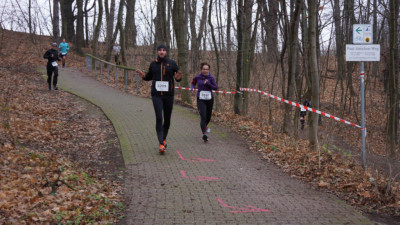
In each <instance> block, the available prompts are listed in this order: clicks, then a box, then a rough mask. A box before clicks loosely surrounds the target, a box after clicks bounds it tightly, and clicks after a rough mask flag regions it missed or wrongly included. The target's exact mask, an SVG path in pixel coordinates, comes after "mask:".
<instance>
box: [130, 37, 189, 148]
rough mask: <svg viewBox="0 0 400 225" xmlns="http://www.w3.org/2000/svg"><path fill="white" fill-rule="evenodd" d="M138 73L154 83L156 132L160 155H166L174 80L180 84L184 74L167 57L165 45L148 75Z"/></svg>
mask: <svg viewBox="0 0 400 225" xmlns="http://www.w3.org/2000/svg"><path fill="white" fill-rule="evenodd" d="M136 73H137V74H138V75H139V76H140V77H141V78H143V80H146V81H150V80H151V81H152V85H151V98H152V100H153V106H154V111H155V114H156V131H157V138H158V142H159V144H160V148H159V153H160V154H164V153H165V150H166V148H167V135H168V130H169V127H170V123H171V114H172V108H173V105H174V88H175V85H174V84H175V83H174V79H175V80H176V81H177V82H180V81H181V79H182V73H181V71H179V68H178V65H177V64H176V62H175V61H174V60H172V59H169V58H168V57H167V47H166V46H165V45H163V44H161V45H159V46H158V47H157V59H155V60H154V61H153V62H152V63H151V64H150V67H149V71H148V72H147V74H145V73H144V72H142V71H141V70H136ZM163 114H164V118H163ZM163 120H164V121H163Z"/></svg>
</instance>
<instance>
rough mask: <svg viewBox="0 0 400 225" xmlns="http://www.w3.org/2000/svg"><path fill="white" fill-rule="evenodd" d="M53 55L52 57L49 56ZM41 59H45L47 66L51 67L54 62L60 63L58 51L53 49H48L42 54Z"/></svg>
mask: <svg viewBox="0 0 400 225" xmlns="http://www.w3.org/2000/svg"><path fill="white" fill-rule="evenodd" d="M51 54H53V56H51ZM43 58H45V59H47V60H48V61H47V66H51V63H52V62H54V61H60V58H58V51H57V50H55V49H49V50H47V51H46V53H44V56H43Z"/></svg>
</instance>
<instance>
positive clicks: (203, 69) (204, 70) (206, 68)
mask: <svg viewBox="0 0 400 225" xmlns="http://www.w3.org/2000/svg"><path fill="white" fill-rule="evenodd" d="M209 73H210V67H209V66H208V65H204V66H203V67H201V74H203V75H204V76H207V75H208V74H209Z"/></svg>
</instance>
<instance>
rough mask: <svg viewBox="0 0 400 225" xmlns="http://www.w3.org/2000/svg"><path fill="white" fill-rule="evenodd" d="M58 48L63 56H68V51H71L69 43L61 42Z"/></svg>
mask: <svg viewBox="0 0 400 225" xmlns="http://www.w3.org/2000/svg"><path fill="white" fill-rule="evenodd" d="M58 48H59V49H60V52H61V54H63V53H64V54H67V51H68V50H69V45H68V43H67V42H61V43H60V45H59V46H58Z"/></svg>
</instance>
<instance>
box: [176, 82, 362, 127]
mask: <svg viewBox="0 0 400 225" xmlns="http://www.w3.org/2000/svg"><path fill="white" fill-rule="evenodd" d="M175 88H176V89H181V90H190V88H185V87H175ZM193 90H194V91H197V89H193ZM240 91H247V92H258V93H260V94H262V95H266V96H268V97H270V98H273V99H276V100H278V101H281V102H284V103H286V104H289V105H292V106H295V107H298V108H300V109H305V110H308V111H310V112H313V113H317V114H320V115H323V116H325V117H328V118H331V119H334V120H336V121H339V122H342V123H345V124H348V125H351V126H354V127H357V128H360V129H362V130H366V128H362V127H361V126H360V125H357V124H355V123H352V122H349V121H347V120H344V119H340V118H339V117H336V116H332V115H330V114H328V113H324V112H321V111H319V110H316V109H313V108H311V107H307V106H304V105H302V104H299V103H296V102H292V101H289V100H285V99H283V98H280V97H278V96H275V95H271V94H269V93H267V92H264V91H260V90H257V89H252V88H240ZM213 92H215V93H223V94H236V93H240V94H241V92H239V91H213Z"/></svg>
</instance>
